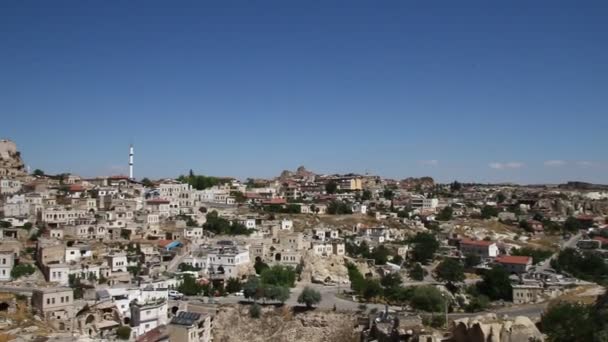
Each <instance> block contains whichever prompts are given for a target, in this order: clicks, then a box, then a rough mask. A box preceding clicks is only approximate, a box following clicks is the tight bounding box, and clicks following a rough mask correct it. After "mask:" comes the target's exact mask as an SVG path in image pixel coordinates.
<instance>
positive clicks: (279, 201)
mask: <svg viewBox="0 0 608 342" xmlns="http://www.w3.org/2000/svg"><path fill="white" fill-rule="evenodd" d="M285 203H287V201H286V200H285V199H284V198H271V199H269V200H266V201H264V202H263V204H285Z"/></svg>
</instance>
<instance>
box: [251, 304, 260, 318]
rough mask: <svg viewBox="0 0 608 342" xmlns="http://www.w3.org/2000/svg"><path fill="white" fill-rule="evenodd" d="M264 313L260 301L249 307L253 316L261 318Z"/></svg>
mask: <svg viewBox="0 0 608 342" xmlns="http://www.w3.org/2000/svg"><path fill="white" fill-rule="evenodd" d="M261 315H262V307H261V306H260V304H258V303H254V304H253V305H252V306H250V307H249V316H250V317H251V318H260V316H261Z"/></svg>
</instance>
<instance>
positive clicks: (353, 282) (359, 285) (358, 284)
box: [346, 263, 365, 294]
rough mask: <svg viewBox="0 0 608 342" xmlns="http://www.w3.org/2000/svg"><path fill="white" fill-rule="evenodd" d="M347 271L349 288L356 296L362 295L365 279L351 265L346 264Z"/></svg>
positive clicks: (355, 267)
mask: <svg viewBox="0 0 608 342" xmlns="http://www.w3.org/2000/svg"><path fill="white" fill-rule="evenodd" d="M346 268H347V270H348V279H349V280H350V288H351V289H352V290H353V291H355V292H356V293H358V294H361V293H363V287H364V282H365V277H363V274H361V272H360V271H359V269H358V268H357V266H356V265H354V264H352V263H348V264H347V265H346Z"/></svg>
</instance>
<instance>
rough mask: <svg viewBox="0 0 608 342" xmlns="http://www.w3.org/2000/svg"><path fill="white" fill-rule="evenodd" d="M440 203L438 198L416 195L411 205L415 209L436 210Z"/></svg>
mask: <svg viewBox="0 0 608 342" xmlns="http://www.w3.org/2000/svg"><path fill="white" fill-rule="evenodd" d="M438 205H439V199H437V198H426V197H424V196H414V197H412V198H411V206H412V208H414V209H420V210H431V209H433V210H434V209H435V208H437V206H438Z"/></svg>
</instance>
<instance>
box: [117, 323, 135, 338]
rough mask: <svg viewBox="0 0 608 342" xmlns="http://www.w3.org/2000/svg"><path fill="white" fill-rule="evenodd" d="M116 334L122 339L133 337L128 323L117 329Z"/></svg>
mask: <svg viewBox="0 0 608 342" xmlns="http://www.w3.org/2000/svg"><path fill="white" fill-rule="evenodd" d="M116 336H117V337H118V338H119V339H121V340H128V339H130V338H131V328H130V327H129V326H126V325H121V326H120V327H118V329H116Z"/></svg>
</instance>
